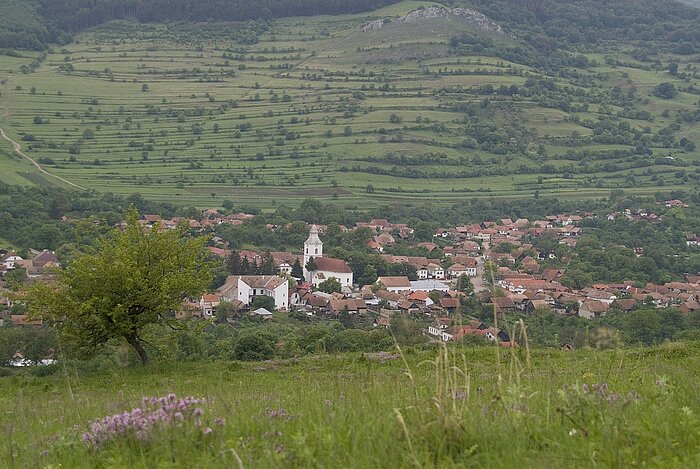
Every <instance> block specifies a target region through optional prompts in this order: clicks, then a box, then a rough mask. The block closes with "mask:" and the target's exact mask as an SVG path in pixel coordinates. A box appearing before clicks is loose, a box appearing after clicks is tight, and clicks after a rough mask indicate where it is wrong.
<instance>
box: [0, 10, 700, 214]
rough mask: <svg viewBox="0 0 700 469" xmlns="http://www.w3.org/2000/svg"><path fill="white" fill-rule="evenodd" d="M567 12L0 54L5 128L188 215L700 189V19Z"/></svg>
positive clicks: (118, 32) (408, 16)
mask: <svg viewBox="0 0 700 469" xmlns="http://www.w3.org/2000/svg"><path fill="white" fill-rule="evenodd" d="M559 3H561V2H553V3H549V2H516V3H514V4H511V3H509V2H502V1H488V2H487V1H484V2H477V3H476V10H469V9H467V10H460V9H456V10H451V9H444V7H441V6H439V5H437V4H431V3H427V2H402V3H399V4H393V5H390V6H387V7H385V8H383V9H380V10H377V11H374V12H371V13H367V14H357V15H343V16H315V17H303V18H302V17H297V18H281V19H277V20H274V21H258V22H247V23H231V22H226V23H217V22H207V23H167V24H158V23H153V24H139V23H134V22H126V21H120V22H112V23H109V24H105V25H102V26H100V27H98V28H94V29H92V30H90V31H87V32H84V33H81V34H80V35H78V36H77V38H78V42H75V43H72V44H69V45H67V46H66V47H65V48H64V49H63V50H54V51H52V52H51V53H49V54H47V55H45V56H44V55H42V56H37V57H36V58H34V59H32V58H31V57H29V56H28V57H27V58H26V59H18V58H14V57H4V58H2V57H0V68H5V69H7V70H14V73H10V74H9V75H8V77H9V78H8V80H7V81H6V83H5V84H4V85H2V89H1V90H2V92H3V97H2V98H1V99H4V103H3V104H4V106H5V108H6V109H8V110H9V112H10V118H9V124H10V125H9V126H8V127H9V128H8V129H6V130H9V131H10V133H12V135H13V136H14V137H15V139H23V140H24V141H25V148H27V151H28V152H30V154H31V155H32V156H33V157H35V159H41V160H42V161H43V162H44V164H45V166H46V168H47V169H49V170H50V171H52V172H55V173H56V174H59V175H61V176H62V177H65V178H66V179H69V180H71V181H74V182H76V183H78V184H80V185H83V186H86V187H91V188H96V189H100V190H110V191H115V192H118V193H130V192H133V191H139V192H142V193H143V194H144V195H146V196H149V197H153V198H159V199H167V200H171V201H181V202H182V203H191V202H194V203H198V204H212V203H214V204H216V203H217V201H218V202H220V201H222V200H223V199H224V198H235V199H237V200H239V201H241V203H246V204H254V205H258V206H265V207H269V206H272V205H275V204H278V203H280V202H281V201H284V202H285V203H294V202H295V201H298V200H301V199H303V198H305V197H319V196H326V197H333V198H335V199H337V200H338V202H339V203H341V204H344V205H347V206H353V205H362V206H365V205H371V204H376V203H379V202H383V201H394V202H405V203H410V202H413V201H415V200H418V199H425V200H430V201H433V202H438V203H449V202H454V201H457V200H462V199H464V198H465V197H472V196H492V195H499V196H508V197H526V196H532V195H533V194H543V195H544V194H556V195H559V196H566V197H594V196H599V195H602V194H607V193H609V191H610V189H611V188H619V187H627V188H629V190H630V191H632V192H654V191H657V190H659V189H658V188H659V187H664V188H666V189H669V188H694V187H697V179H698V178H697V174H698V173H697V170H698V165H699V164H700V151H699V150H698V149H697V144H700V106H698V96H700V91H699V90H700V84H699V77H698V67H697V61H698V52H699V51H700V47H699V45H698V44H699V43H698V41H700V37H698V31H697V28H695V27H694V25H695V24H696V23H695V21H696V20H697V15H698V14H699V13H698V11H696V10H694V9H691V8H688V7H685V6H683V5H681V4H679V3H670V4H669V5H667V6H665V7H664V8H661V7H658V6H657V5H656V3H654V2H651V1H648V0H640V1H634V2H631V1H630V2H615V3H614V4H613V7H612V8H615V9H614V10H611V11H612V14H610V13H605V14H602V13H596V12H598V11H600V9H596V8H594V7H595V6H600V5H599V3H600V2H599V1H598V0H589V1H587V2H584V3H581V2H573V3H572V4H571V5H570V6H571V8H573V10H571V11H569V10H567V9H566V7H565V6H558V5H559ZM543 5H544V7H542V6H543ZM632 6H634V7H635V8H632ZM459 8H464V7H459ZM572 12H573V13H572ZM479 15H482V16H483V17H482V16H479ZM474 18H478V20H475V19H474ZM484 18H485V19H484ZM373 25H374V26H373ZM380 25H381V26H380ZM22 65H24V67H25V68H22ZM21 71H24V72H26V73H21Z"/></svg>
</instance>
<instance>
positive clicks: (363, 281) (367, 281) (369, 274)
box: [359, 264, 378, 285]
mask: <svg viewBox="0 0 700 469" xmlns="http://www.w3.org/2000/svg"><path fill="white" fill-rule="evenodd" d="M377 278H378V275H377V269H376V268H375V267H374V266H373V265H371V264H370V265H368V266H367V267H365V271H364V272H363V273H362V277H360V282H359V283H360V285H372V284H373V283H374V282H376V281H377Z"/></svg>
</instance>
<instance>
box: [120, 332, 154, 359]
mask: <svg viewBox="0 0 700 469" xmlns="http://www.w3.org/2000/svg"><path fill="white" fill-rule="evenodd" d="M124 337H125V338H126V341H127V342H128V343H129V345H131V346H132V347H134V350H136V353H138V354H139V358H140V359H141V364H142V365H146V364H148V354H147V353H146V351H145V350H144V349H143V345H141V341H140V340H139V338H138V336H137V335H136V334H135V333H132V334H128V335H125V336H124Z"/></svg>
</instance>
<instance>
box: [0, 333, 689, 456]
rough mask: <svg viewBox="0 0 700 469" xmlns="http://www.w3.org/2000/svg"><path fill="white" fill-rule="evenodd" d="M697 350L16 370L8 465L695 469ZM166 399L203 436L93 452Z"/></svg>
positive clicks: (1, 403) (5, 415) (2, 386)
mask: <svg viewBox="0 0 700 469" xmlns="http://www.w3.org/2000/svg"><path fill="white" fill-rule="evenodd" d="M699 351H700V346H698V344H669V345H666V346H663V347H658V348H653V349H631V350H616V351H604V352H595V351H583V350H580V351H573V352H569V353H565V352H559V351H544V350H537V351H533V352H532V354H531V356H530V357H528V354H527V352H526V351H525V350H518V351H516V352H514V353H511V351H505V350H501V351H500V356H497V352H496V351H495V350H494V349H492V348H488V349H487V348H466V349H449V350H446V351H443V352H436V351H431V350H428V351H408V352H406V354H405V360H406V361H405V362H404V360H403V358H402V357H401V356H398V355H395V354H378V355H342V356H324V357H311V358H305V359H302V360H290V361H274V362H264V363H246V364H241V363H231V362H228V363H223V362H220V363H204V364H195V363H190V364H172V365H158V366H151V367H147V368H131V369H113V370H110V371H102V372H97V373H95V372H92V373H76V372H75V370H73V371H71V369H70V367H69V369H68V370H67V376H68V379H67V378H66V374H65V373H57V374H55V375H53V376H50V377H44V378H38V377H28V376H8V377H4V378H1V379H0V412H1V413H0V419H1V420H2V422H3V425H2V431H3V437H2V440H3V442H4V444H3V445H2V448H1V449H0V454H1V456H0V458H1V459H0V465H2V467H363V468H367V467H409V466H414V467H513V465H515V467H582V466H602V467H629V466H642V465H644V466H649V467H698V466H699V465H700V421H699V418H698V414H699V413H700V403H699V401H698V398H697V388H698V384H700V383H699V382H698V381H699V379H698V376H700V373H698V371H699V370H700V363H699V360H698V358H699V356H700V354H699V353H698V352H699ZM528 362H529V363H530V365H528ZM407 370H410V371H408V372H407ZM499 370H500V371H499ZM462 371H465V372H466V373H464V374H463V373H462ZM499 377H500V379H499ZM168 393H176V394H177V395H178V397H185V396H189V395H191V396H195V397H202V398H206V399H207V401H208V403H207V404H206V405H205V406H203V407H204V409H203V410H204V415H203V416H202V417H201V418H202V419H203V422H204V423H203V425H202V427H196V426H195V425H193V424H192V423H191V422H189V421H185V422H184V423H182V424H181V425H180V426H179V427H177V428H176V429H165V430H161V431H158V432H156V433H153V435H152V437H151V438H150V440H149V441H148V442H146V443H144V442H139V441H138V440H137V439H135V438H122V439H118V440H116V441H114V442H112V443H108V444H105V445H103V446H102V447H101V449H99V450H96V449H90V448H89V447H88V445H87V444H86V443H83V441H82V437H81V436H82V433H83V432H84V431H86V430H87V428H88V424H89V422H91V421H94V420H95V419H98V418H101V417H103V416H105V415H110V414H115V413H119V412H122V411H127V410H130V409H132V408H134V407H138V406H140V405H141V401H142V398H143V397H144V396H163V395H167V394H168ZM217 419H218V421H217ZM223 419H225V423H224V422H223V421H222V420H223ZM206 426H211V428H212V430H211V433H208V432H206V431H203V428H204V427H206ZM205 433H208V434H205Z"/></svg>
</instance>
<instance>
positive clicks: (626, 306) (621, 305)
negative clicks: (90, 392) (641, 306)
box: [610, 298, 637, 312]
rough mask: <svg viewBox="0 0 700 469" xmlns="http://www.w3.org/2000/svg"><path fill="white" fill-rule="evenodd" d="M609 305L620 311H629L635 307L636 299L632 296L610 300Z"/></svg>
mask: <svg viewBox="0 0 700 469" xmlns="http://www.w3.org/2000/svg"><path fill="white" fill-rule="evenodd" d="M610 307H611V308H615V309H619V310H620V311H624V312H629V311H632V310H633V309H634V308H636V307H637V300H635V299H634V298H624V299H617V300H615V301H613V302H612V304H611V305H610Z"/></svg>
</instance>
